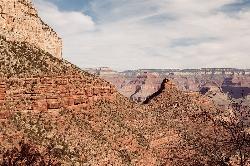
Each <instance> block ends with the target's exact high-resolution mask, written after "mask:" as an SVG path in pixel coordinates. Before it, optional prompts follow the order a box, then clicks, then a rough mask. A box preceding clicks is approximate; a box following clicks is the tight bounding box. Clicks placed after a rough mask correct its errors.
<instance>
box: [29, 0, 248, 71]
mask: <svg viewBox="0 0 250 166" xmlns="http://www.w3.org/2000/svg"><path fill="white" fill-rule="evenodd" d="M33 3H34V5H35V6H36V8H37V9H38V13H39V16H40V17H41V18H42V19H43V20H44V21H45V22H46V23H47V24H48V25H50V26H51V27H52V28H53V29H54V30H55V31H56V32H57V33H58V34H59V36H60V37H61V38H62V39H63V45H64V46H63V57H64V58H65V59H67V60H69V61H70V62H72V63H74V64H76V65H78V66H79V67H81V68H93V67H102V66H107V67H111V68H113V69H115V70H119V71H121V70H127V69H141V68H147V69H148V68H154V69H160V68H161V69H166V68H180V69H184V68H203V67H234V68H250V0H33Z"/></svg>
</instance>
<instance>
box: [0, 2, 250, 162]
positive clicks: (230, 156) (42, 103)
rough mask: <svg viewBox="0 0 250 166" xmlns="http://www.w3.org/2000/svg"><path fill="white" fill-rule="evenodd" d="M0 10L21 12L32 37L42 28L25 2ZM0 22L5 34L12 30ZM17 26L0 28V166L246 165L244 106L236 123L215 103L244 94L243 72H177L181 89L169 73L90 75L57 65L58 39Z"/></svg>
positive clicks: (229, 110)
mask: <svg viewBox="0 0 250 166" xmlns="http://www.w3.org/2000/svg"><path fill="white" fill-rule="evenodd" d="M7 2H8V3H7ZM0 5H1V7H2V8H3V9H4V10H3V13H5V15H7V16H8V15H9V16H11V15H12V14H13V11H16V7H17V6H18V8H20V10H19V9H18V10H17V11H16V12H20V13H19V16H24V17H22V18H25V20H26V21H27V22H32V25H35V27H33V28H35V29H36V28H38V29H36V30H39V28H41V26H42V27H43V26H45V24H40V23H41V22H42V21H41V20H40V18H39V17H38V15H37V14H36V13H37V12H36V10H35V8H34V7H33V6H32V3H31V1H30V0H7V1H0ZM21 8H24V9H23V10H22V9H21ZM27 12H28V13H32V12H33V14H34V15H31V16H28V15H29V14H28V15H27ZM14 13H15V12H14ZM26 16H27V17H26ZM13 17H14V16H13ZM5 18H6V17H5V16H4V18H3V19H5ZM22 18H21V19H22ZM39 20H40V21H39ZM34 21H35V22H36V23H38V24H36V23H34ZM37 21H38V22H37ZM0 22H1V23H2V24H4V25H3V26H2V27H1V28H3V27H6V26H7V25H8V26H9V23H10V22H5V21H3V20H1V21H0ZM33 23H34V24H33ZM16 25H22V24H21V23H20V24H19V23H17V22H15V21H14V24H11V25H10V26H13V27H14V29H15V32H18V33H20V35H15V34H14V33H12V31H8V30H7V31H6V29H4V28H3V29H1V28H0V165H2V166H16V165H17V166H24V165H53V166H58V165H76V166H80V165H124V166H125V165H139V166H141V165H142V166H144V165H145V166H155V165H161V166H168V165H173V166H175V165H176V166H179V165H182V166H185V165H187V166H189V165H215V166H216V165H218V166H219V165H233V166H234V165H239V164H240V163H241V161H242V160H241V159H242V158H244V163H245V165H249V164H250V156H249V154H250V148H249V142H250V130H249V122H250V116H249V107H248V106H245V107H244V108H243V107H241V108H240V109H243V111H241V115H238V114H237V113H238V112H236V111H235V110H237V111H239V109H234V107H235V106H237V105H236V103H235V105H232V106H231V105H230V107H223V109H220V108H218V107H217V104H216V103H215V102H214V101H213V100H211V96H212V97H213V96H216V95H218V94H219V93H216V95H214V91H215V90H216V92H221V91H220V88H222V89H224V91H227V92H231V88H229V87H236V88H238V87H248V84H249V80H248V79H249V78H248V77H247V76H248V74H249V73H248V71H239V72H238V71H237V73H239V74H236V75H235V76H234V77H225V78H224V75H216V74H215V75H214V76H213V77H209V78H207V79H204V77H203V74H202V75H201V76H200V75H199V74H198V75H197V76H192V77H191V79H190V80H189V79H186V76H183V73H186V72H183V71H182V74H181V76H178V77H176V78H178V81H177V79H175V77H173V75H176V74H175V73H173V72H174V71H170V72H171V73H166V72H165V71H164V72H163V74H162V73H160V72H155V71H154V72H149V71H141V73H140V74H138V73H137V71H136V72H134V71H127V72H124V73H117V72H114V71H113V70H111V69H109V68H102V69H101V70H104V73H105V74H103V72H102V71H101V70H99V69H98V70H93V69H89V70H88V71H89V72H92V73H93V72H94V74H91V73H89V72H86V71H84V70H82V69H80V68H79V67H77V66H75V65H74V64H72V63H70V62H68V61H67V60H64V59H63V58H62V57H61V56H60V54H61V53H60V52H61V42H60V41H61V40H60V39H59V38H58V37H57V34H56V32H54V31H52V30H51V28H49V27H47V26H46V27H47V28H45V29H43V30H41V29H40V30H41V31H42V32H41V35H40V37H39V39H37V35H38V34H37V33H36V32H34V31H32V30H31V29H28V27H27V29H26V28H23V27H22V26H16ZM30 27H32V26H30ZM27 33H28V34H29V36H30V39H29V40H26V39H24V38H25V37H26V35H27ZM50 33H52V34H54V35H49V37H48V34H50ZM51 42H52V43H51ZM50 46H51V47H50ZM96 71H97V73H96V74H95V72H96ZM189 72H190V71H189ZM206 72H209V71H206ZM226 72H229V73H231V71H230V70H229V71H226ZM224 74H227V73H224ZM97 75H98V76H97ZM166 75H167V77H166ZM211 75H213V73H212V74H211V73H210V74H208V75H206V76H211ZM227 75H228V74H227ZM165 77H166V78H165ZM200 77H201V78H202V79H201V80H200V81H199V80H198V81H197V79H198V78H200ZM103 78H104V79H103ZM128 78H129V79H131V80H129V79H128ZM221 78H224V79H221ZM107 80H108V81H107ZM204 80H206V81H205V82H203V81H204ZM209 80H214V81H212V82H211V81H209ZM109 81H110V82H112V83H113V84H114V85H112V84H111V83H110V82H109ZM216 81H217V82H216ZM190 82H191V83H190ZM187 83H190V84H187ZM201 84H202V85H204V86H202V88H203V89H200V88H201V87H200V85H201ZM217 84H219V85H221V86H220V88H219V87H217V86H214V85H217ZM224 85H225V86H224ZM214 87H216V88H214ZM116 88H117V89H118V90H117V89H116ZM213 88H214V89H213ZM121 89H124V91H122V90H121ZM197 89H198V93H197V91H196V90H197ZM243 90H244V93H243V92H241V93H240V94H238V93H237V94H236V95H235V96H234V91H237V92H238V89H237V90H236V89H233V90H232V97H234V98H237V97H239V95H243V96H244V97H246V96H248V91H247V89H243ZM119 91H120V92H121V93H120V92H119ZM242 93H243V94H242ZM123 94H124V95H123ZM204 94H205V95H204ZM222 94H223V93H222ZM126 96H128V97H129V98H130V99H129V98H128V97H126ZM219 97H220V95H219ZM139 98H140V99H139ZM131 99H133V100H134V101H144V102H134V101H132V100H131ZM243 115H244V116H243ZM243 120H244V121H243ZM242 124H243V125H242ZM231 131H233V134H232V132H231ZM235 135H237V139H235ZM239 152H240V153H239Z"/></svg>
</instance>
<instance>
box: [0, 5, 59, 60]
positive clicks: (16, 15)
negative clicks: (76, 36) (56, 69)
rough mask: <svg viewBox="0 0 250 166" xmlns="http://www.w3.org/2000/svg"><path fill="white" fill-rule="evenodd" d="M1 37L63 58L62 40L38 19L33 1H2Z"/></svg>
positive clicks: (0, 14) (0, 8) (0, 11)
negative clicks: (25, 43)
mask: <svg viewBox="0 0 250 166" xmlns="http://www.w3.org/2000/svg"><path fill="white" fill-rule="evenodd" d="M0 35H1V36H4V37H5V38H6V40H7V41H19V42H27V43H29V44H31V45H34V46H37V47H39V48H40V49H42V50H44V51H46V52H49V53H50V54H52V55H53V56H55V57H57V58H62V40H61V39H60V38H59V37H58V35H57V34H56V33H55V32H54V31H53V29H51V28H50V27H49V26H48V25H46V24H45V23H44V22H43V21H42V20H41V19H40V18H39V17H38V14H37V11H36V9H35V8H34V7H33V5H32V2H31V0H0Z"/></svg>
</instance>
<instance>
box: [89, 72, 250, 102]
mask: <svg viewBox="0 0 250 166" xmlns="http://www.w3.org/2000/svg"><path fill="white" fill-rule="evenodd" d="M93 73H95V74H96V75H100V77H102V78H103V79H105V80H107V81H109V82H111V83H112V84H114V85H115V86H116V88H117V89H118V91H119V92H120V93H122V94H123V95H125V96H126V97H128V98H130V99H132V100H134V101H137V102H143V101H144V100H145V99H146V98H147V97H148V96H150V95H151V94H153V93H154V92H156V91H157V90H158V89H159V88H160V85H161V82H162V80H163V79H164V78H168V79H171V80H172V81H173V82H174V83H175V84H176V85H177V86H178V89H180V90H182V91H184V92H191V93H192V92H200V91H202V90H204V89H206V88H209V89H210V90H209V91H210V93H211V92H212V91H213V90H215V92H214V93H216V94H217V96H214V101H215V100H218V102H217V103H220V105H221V104H222V105H227V104H228V103H229V102H230V101H229V100H230V99H232V100H235V99H237V100H238V99H240V100H245V99H246V96H249V95H250V75H249V71H248V70H239V69H195V70H194V69H193V70H187V69H186V70H170V69H169V70H149V69H148V70H135V71H125V72H116V73H109V74H99V73H97V72H93ZM209 84H213V87H211V86H209V87H207V86H208V85H209ZM218 89H220V92H219V91H217V90H218ZM217 92H218V93H217ZM219 93H223V94H220V96H221V97H218V96H219V95H218V94H219ZM222 96H224V97H222ZM210 97H211V98H212V96H211V95H210ZM222 98H223V99H222ZM249 105H250V103H249Z"/></svg>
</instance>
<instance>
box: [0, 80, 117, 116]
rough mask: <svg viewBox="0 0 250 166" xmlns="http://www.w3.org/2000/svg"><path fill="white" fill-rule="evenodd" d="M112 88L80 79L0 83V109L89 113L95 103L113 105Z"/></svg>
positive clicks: (97, 81)
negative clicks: (104, 102) (110, 103)
mask: <svg viewBox="0 0 250 166" xmlns="http://www.w3.org/2000/svg"><path fill="white" fill-rule="evenodd" d="M114 98H115V88H114V87H112V86H111V85H110V84H108V83H107V84H104V83H103V82H100V81H99V80H97V79H93V80H86V79H84V78H82V77H81V76H80V75H65V76H50V77H49V76H45V77H30V78H9V79H4V78H2V79H1V80H0V106H1V107H0V108H1V109H7V110H15V111H27V110H33V111H48V110H58V109H61V108H67V109H74V110H75V109H77V110H80V109H90V108H91V106H92V105H93V104H94V102H97V101H100V100H102V101H112V100H113V99H114Z"/></svg>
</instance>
